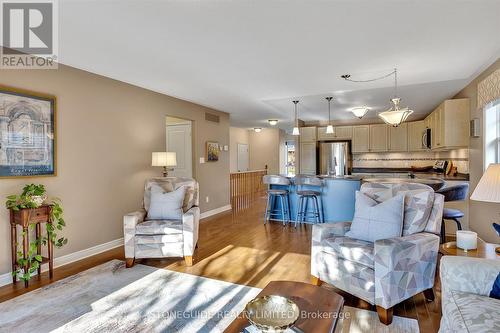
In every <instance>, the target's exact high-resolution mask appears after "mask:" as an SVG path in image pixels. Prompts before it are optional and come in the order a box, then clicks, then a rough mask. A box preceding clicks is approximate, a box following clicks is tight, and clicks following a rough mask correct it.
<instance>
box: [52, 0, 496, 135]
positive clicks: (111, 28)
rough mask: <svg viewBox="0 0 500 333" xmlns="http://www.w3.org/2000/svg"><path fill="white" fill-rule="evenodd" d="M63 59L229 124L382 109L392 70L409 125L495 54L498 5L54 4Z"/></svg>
mask: <svg viewBox="0 0 500 333" xmlns="http://www.w3.org/2000/svg"><path fill="white" fill-rule="evenodd" d="M59 8H60V44H59V45H60V60H61V62H62V63H64V64H68V65H70V66H74V67H77V68H81V69H85V70H88V71H91V72H94V73H98V74H101V75H105V76H108V77H111V78H114V79H118V80H121V81H125V82H129V83H132V84H135V85H138V86H141V87H145V88H148V89H151V90H155V91H158V92H162V93H165V94H168V95H171V96H175V97H178V98H181V99H185V100H189V101H192V102H195V103H199V104H202V105H206V106H210V107H213V108H215V109H218V110H221V111H225V112H228V113H230V114H231V123H232V124H233V125H234V126H241V127H253V126H262V125H265V124H266V119H270V118H276V119H279V120H280V124H281V126H284V127H286V126H287V125H289V124H290V119H291V117H292V114H293V104H292V103H291V101H292V100H293V99H294V98H299V99H300V100H301V105H300V108H299V112H300V118H301V119H303V120H306V121H314V120H325V119H327V103H326V102H325V101H324V97H325V96H327V95H333V96H335V97H336V101H335V102H334V104H333V108H332V110H333V115H332V117H333V118H334V119H350V117H352V116H351V115H350V114H349V113H348V112H347V110H348V109H350V108H351V107H353V106H360V105H368V106H370V107H372V108H373V109H374V111H371V112H370V114H369V115H368V116H372V117H374V116H376V112H377V111H381V110H383V109H386V108H387V107H388V106H389V98H390V97H391V96H392V91H393V88H392V86H393V80H392V79H390V78H388V79H384V80H381V81H377V82H372V83H363V84H361V83H357V84H356V83H351V82H347V81H344V80H342V79H340V78H339V77H340V75H342V74H345V73H350V74H352V76H353V78H360V79H363V78H369V77H372V76H378V75H380V74H381V73H388V72H390V71H391V70H392V69H393V68H394V67H397V68H398V70H399V83H400V86H401V87H400V89H399V92H400V94H399V95H400V97H402V99H403V101H402V104H403V105H408V106H410V107H411V108H413V109H414V110H415V115H414V116H413V117H414V118H415V119H416V118H421V117H422V116H423V115H424V114H425V113H427V112H429V111H431V110H432V108H434V107H435V106H436V105H437V104H438V103H439V102H440V101H442V100H443V99H445V98H449V97H451V96H453V95H454V94H455V93H456V92H457V91H459V90H460V89H461V88H462V87H464V86H465V85H466V84H467V83H468V82H469V81H470V80H471V79H472V78H473V77H474V76H475V75H477V74H478V73H479V72H480V71H481V70H482V69H484V68H486V67H487V65H489V64H491V63H493V62H494V61H495V60H496V59H497V58H498V56H499V54H500V52H499V51H500V39H499V38H498V35H499V33H500V20H499V19H498V13H500V1H498V0H481V1H473V0H469V1H456V0H446V1H436V0H434V1H433V0H418V1H417V0H414V1H406V0H403V1H394V0H392V1H389V0H351V1H347V0H345V1H340V0H339V1H325V0H322V1H317V0H303V1H279V0H253V1H229V0H226V1H224V0H196V1H195V0H183V1H181V0H175V1H174V0H172V1H144V0H142V1H139V0H136V1H131V0H114V1H110V0H100V1H90V0H87V1H84V0H60V2H59Z"/></svg>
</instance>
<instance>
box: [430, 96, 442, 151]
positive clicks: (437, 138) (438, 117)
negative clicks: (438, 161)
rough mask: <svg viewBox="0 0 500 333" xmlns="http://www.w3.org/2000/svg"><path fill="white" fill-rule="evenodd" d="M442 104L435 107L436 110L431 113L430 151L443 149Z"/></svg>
mask: <svg viewBox="0 0 500 333" xmlns="http://www.w3.org/2000/svg"><path fill="white" fill-rule="evenodd" d="M443 105H444V104H441V105H440V106H438V107H437V109H436V110H434V111H433V112H432V118H431V119H432V122H431V146H432V149H441V148H442V147H443V127H444V124H443V120H444V117H443V112H444V106H443Z"/></svg>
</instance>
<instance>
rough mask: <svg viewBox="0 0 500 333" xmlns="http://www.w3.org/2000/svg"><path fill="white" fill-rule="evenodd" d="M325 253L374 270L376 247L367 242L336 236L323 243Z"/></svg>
mask: <svg viewBox="0 0 500 333" xmlns="http://www.w3.org/2000/svg"><path fill="white" fill-rule="evenodd" d="M322 245H323V247H322V248H323V251H324V252H326V253H331V254H335V255H337V256H338V257H340V258H343V259H345V260H348V261H352V262H355V263H357V264H360V265H364V266H366V267H370V268H371V269H373V265H374V260H373V258H374V246H373V243H372V242H366V241H362V240H358V239H353V238H349V237H343V236H334V237H331V238H327V239H325V240H324V241H323V244H322Z"/></svg>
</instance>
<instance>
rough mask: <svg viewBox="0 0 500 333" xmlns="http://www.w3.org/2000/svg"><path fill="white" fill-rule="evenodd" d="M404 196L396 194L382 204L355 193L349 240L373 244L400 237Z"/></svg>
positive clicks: (348, 233)
mask: <svg viewBox="0 0 500 333" xmlns="http://www.w3.org/2000/svg"><path fill="white" fill-rule="evenodd" d="M403 207H404V194H402V193H401V194H398V195H396V196H394V197H392V198H391V199H389V200H386V201H384V202H382V203H378V202H377V201H375V200H373V199H371V198H370V197H368V196H367V195H365V194H363V193H361V192H359V191H358V192H356V208H355V212H354V219H353V221H352V225H351V230H349V231H348V232H347V233H346V236H348V237H350V238H355V239H360V240H364V241H369V242H374V241H376V240H378V239H386V238H392V237H399V236H401V231H402V228H403Z"/></svg>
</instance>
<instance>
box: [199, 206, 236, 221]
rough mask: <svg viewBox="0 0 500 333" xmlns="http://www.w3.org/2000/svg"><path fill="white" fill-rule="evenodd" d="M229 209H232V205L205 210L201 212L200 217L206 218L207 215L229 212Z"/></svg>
mask: <svg viewBox="0 0 500 333" xmlns="http://www.w3.org/2000/svg"><path fill="white" fill-rule="evenodd" d="M228 210H231V205H225V206H222V207H219V208H215V209H212V210H207V211H206V212H203V213H201V214H200V219H206V218H207V217H210V216H212V215H215V214H220V213H223V212H227V211H228Z"/></svg>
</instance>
